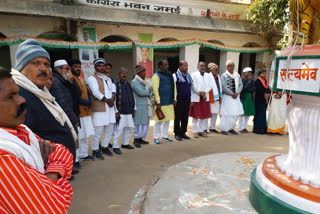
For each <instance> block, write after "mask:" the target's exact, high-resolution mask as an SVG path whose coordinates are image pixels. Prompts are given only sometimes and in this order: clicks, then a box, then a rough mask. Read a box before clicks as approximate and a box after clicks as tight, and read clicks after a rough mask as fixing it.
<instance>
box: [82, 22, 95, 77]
mask: <svg viewBox="0 0 320 214" xmlns="http://www.w3.org/2000/svg"><path fill="white" fill-rule="evenodd" d="M78 35H79V41H80V42H89V43H90V42H96V41H97V35H96V29H95V28H94V27H81V28H80V29H79V34H78ZM98 54H99V52H98V50H95V49H79V59H80V61H81V69H82V71H83V75H84V79H85V80H86V81H87V79H88V77H90V76H91V75H93V73H94V66H93V60H95V59H96V58H98Z"/></svg>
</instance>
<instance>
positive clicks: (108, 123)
mask: <svg viewBox="0 0 320 214" xmlns="http://www.w3.org/2000/svg"><path fill="white" fill-rule="evenodd" d="M93 64H94V68H95V73H94V75H92V76H91V77H89V78H88V85H89V87H90V90H91V92H92V95H93V99H92V105H91V111H92V120H93V124H94V132H95V133H94V135H93V139H92V155H93V156H95V157H96V158H98V159H101V160H103V159H104V157H103V155H102V154H101V153H100V152H99V141H100V137H101V135H102V132H103V133H104V137H103V140H102V152H103V153H104V154H106V155H108V156H112V155H113V153H112V152H111V151H110V150H109V149H108V146H109V143H110V140H111V137H112V135H113V132H114V125H115V123H116V116H115V114H116V113H117V110H116V107H115V96H116V86H115V84H114V83H113V81H112V79H111V77H109V75H110V72H111V68H112V65H111V64H109V63H107V62H106V61H105V60H104V59H102V58H98V59H95V60H94V61H93ZM116 152H118V151H117V150H116ZM116 154H120V152H118V153H116Z"/></svg>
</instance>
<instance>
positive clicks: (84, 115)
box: [69, 59, 95, 160]
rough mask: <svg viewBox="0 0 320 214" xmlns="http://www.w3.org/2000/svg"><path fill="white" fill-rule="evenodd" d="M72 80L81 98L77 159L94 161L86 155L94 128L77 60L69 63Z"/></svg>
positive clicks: (89, 95)
mask: <svg viewBox="0 0 320 214" xmlns="http://www.w3.org/2000/svg"><path fill="white" fill-rule="evenodd" d="M69 66H70V67H71V72H72V74H73V79H74V81H76V82H77V83H78V85H79V87H80V89H81V96H80V97H79V98H78V103H79V110H80V114H79V118H80V126H79V127H78V139H79V148H78V149H77V152H76V154H77V158H78V159H80V160H94V159H95V157H94V156H89V155H88V139H89V136H91V135H94V128H93V124H92V119H91V109H90V106H91V103H92V102H91V94H90V93H89V91H88V89H87V86H86V83H85V81H84V80H83V79H82V78H81V77H80V74H81V62H80V61H79V60H78V59H72V60H70V61H69Z"/></svg>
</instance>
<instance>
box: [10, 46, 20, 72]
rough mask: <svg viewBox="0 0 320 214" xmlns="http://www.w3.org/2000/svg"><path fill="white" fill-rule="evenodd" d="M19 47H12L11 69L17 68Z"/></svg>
mask: <svg viewBox="0 0 320 214" xmlns="http://www.w3.org/2000/svg"><path fill="white" fill-rule="evenodd" d="M18 46H19V44H18V45H10V60H11V67H12V68H15V67H16V53H17V49H18Z"/></svg>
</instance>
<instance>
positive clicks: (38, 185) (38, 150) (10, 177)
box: [0, 54, 73, 213]
mask: <svg viewBox="0 0 320 214" xmlns="http://www.w3.org/2000/svg"><path fill="white" fill-rule="evenodd" d="M43 55H44V54H43ZM19 56H20V55H19ZM19 62H20V63H21V61H18V66H17V67H18V68H19V65H20V64H19ZM35 76H37V75H35ZM40 79H41V78H38V80H40ZM25 104H26V100H25V99H24V98H23V97H21V96H20V95H19V87H18V86H17V85H16V83H15V82H14V80H13V79H12V77H11V74H10V73H9V72H8V71H7V70H6V69H4V68H2V67H0V109H1V112H0V169H1V170H0V177H1V194H0V201H1V203H0V210H1V213H66V212H67V210H68V208H69V206H70V202H71V198H72V194H73V191H72V187H71V185H70V183H69V182H68V180H67V179H68V178H69V177H70V175H71V171H72V154H71V153H70V152H69V151H68V150H67V149H66V148H65V147H64V146H62V145H60V144H54V143H51V142H49V141H46V140H42V139H41V138H40V137H39V136H38V135H36V134H34V133H33V132H32V131H31V130H30V129H29V128H28V127H27V126H26V125H22V123H23V122H24V121H25V115H26V110H25V109H26V108H25V107H26V105H25Z"/></svg>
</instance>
